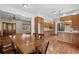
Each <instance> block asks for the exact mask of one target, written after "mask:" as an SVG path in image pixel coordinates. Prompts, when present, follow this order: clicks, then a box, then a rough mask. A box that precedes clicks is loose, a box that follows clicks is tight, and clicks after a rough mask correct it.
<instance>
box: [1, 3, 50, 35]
mask: <svg viewBox="0 0 79 59" xmlns="http://www.w3.org/2000/svg"><path fill="white" fill-rule="evenodd" d="M0 10H3V11H6V12H9V13H13V14H18V15H22V16H25V17H30V18H31V33H32V34H33V33H34V17H35V16H40V17H43V18H45V19H46V20H51V18H50V17H47V16H45V15H42V14H37V15H35V14H31V13H29V12H25V11H22V10H19V9H17V8H13V7H10V6H7V5H5V4H4V5H0ZM16 23H17V26H16V27H17V30H16V31H17V32H19V33H21V32H22V30H21V22H19V21H17V22H16ZM19 26H20V27H19ZM0 28H1V26H0Z"/></svg>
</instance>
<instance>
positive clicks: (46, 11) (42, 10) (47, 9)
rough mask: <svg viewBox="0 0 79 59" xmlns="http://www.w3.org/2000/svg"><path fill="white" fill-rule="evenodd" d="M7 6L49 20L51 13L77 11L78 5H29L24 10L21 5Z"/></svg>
mask: <svg viewBox="0 0 79 59" xmlns="http://www.w3.org/2000/svg"><path fill="white" fill-rule="evenodd" d="M7 6H10V7H13V8H17V9H20V10H22V11H25V12H30V13H33V14H42V15H45V16H48V17H50V18H52V17H53V15H54V14H53V11H59V10H61V11H62V12H70V11H72V10H76V9H79V4H30V5H29V8H24V7H23V6H22V5H21V4H7Z"/></svg>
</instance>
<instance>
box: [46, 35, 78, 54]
mask: <svg viewBox="0 0 79 59" xmlns="http://www.w3.org/2000/svg"><path fill="white" fill-rule="evenodd" d="M57 39H59V38H57V36H50V37H46V38H45V40H49V42H50V44H49V47H48V50H47V54H78V53H79V47H76V46H74V45H72V44H68V43H65V42H60V41H58V40H57Z"/></svg>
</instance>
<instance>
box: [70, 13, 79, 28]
mask: <svg viewBox="0 0 79 59" xmlns="http://www.w3.org/2000/svg"><path fill="white" fill-rule="evenodd" d="M71 19H72V27H73V28H75V27H79V14H77V15H72V17H71Z"/></svg>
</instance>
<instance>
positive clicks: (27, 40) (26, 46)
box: [9, 34, 42, 54]
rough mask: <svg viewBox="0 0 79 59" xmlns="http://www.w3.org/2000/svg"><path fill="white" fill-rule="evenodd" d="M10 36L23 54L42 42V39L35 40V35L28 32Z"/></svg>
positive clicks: (31, 50) (33, 49)
mask: <svg viewBox="0 0 79 59" xmlns="http://www.w3.org/2000/svg"><path fill="white" fill-rule="evenodd" d="M9 37H10V38H11V40H12V42H13V43H14V44H15V45H16V47H17V48H18V49H19V50H20V51H21V53H22V54H29V53H31V52H33V51H35V49H36V47H39V46H41V44H42V42H41V40H35V39H34V37H30V36H28V35H26V34H21V35H14V36H9Z"/></svg>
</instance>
